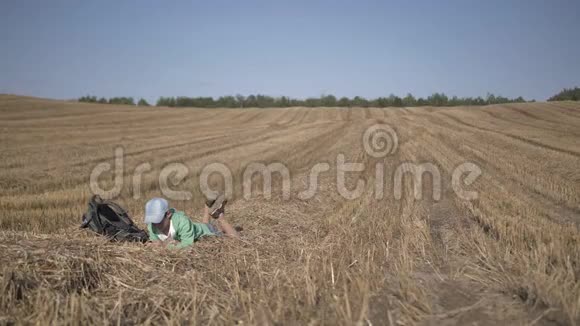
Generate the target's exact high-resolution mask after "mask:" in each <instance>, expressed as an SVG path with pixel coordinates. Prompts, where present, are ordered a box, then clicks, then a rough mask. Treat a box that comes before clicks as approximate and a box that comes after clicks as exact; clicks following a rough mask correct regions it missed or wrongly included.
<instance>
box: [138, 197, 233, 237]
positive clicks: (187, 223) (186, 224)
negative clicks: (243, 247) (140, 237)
mask: <svg viewBox="0 0 580 326" xmlns="http://www.w3.org/2000/svg"><path fill="white" fill-rule="evenodd" d="M226 203H227V200H226V199H225V197H224V196H223V195H220V196H218V197H217V198H216V199H214V200H208V201H207V202H206V206H205V210H204V215H203V218H202V222H201V223H196V222H193V221H191V219H190V218H189V217H188V216H187V215H186V214H185V213H184V212H182V211H178V210H176V209H175V208H169V203H168V202H167V200H165V199H163V198H153V199H151V200H149V201H148V202H147V204H146V205H145V223H146V224H147V230H148V231H149V240H150V241H151V244H152V245H156V246H167V247H170V248H185V247H187V246H190V245H192V244H193V243H194V242H195V241H197V240H199V239H200V238H201V237H203V236H221V235H223V234H225V235H227V236H232V237H238V233H237V232H236V230H235V229H234V228H233V227H232V226H231V225H230V223H228V221H226V219H225V217H224V214H225V205H226ZM210 218H214V219H215V220H216V222H217V226H218V229H216V228H215V227H214V226H213V225H212V224H210V223H209V221H210Z"/></svg>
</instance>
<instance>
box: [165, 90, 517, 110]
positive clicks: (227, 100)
mask: <svg viewBox="0 0 580 326" xmlns="http://www.w3.org/2000/svg"><path fill="white" fill-rule="evenodd" d="M524 102H526V100H524V99H523V98H522V97H521V96H520V97H518V98H515V99H513V98H507V97H503V96H495V95H493V94H488V95H487V96H486V97H485V98H482V97H457V96H453V97H451V98H450V97H448V96H447V95H445V94H444V93H435V94H433V95H431V96H429V97H427V98H422V97H420V98H415V97H414V96H413V95H412V94H407V96H405V97H402V98H401V97H398V96H395V95H390V96H389V97H379V98H375V99H370V100H369V99H366V98H364V97H360V96H355V97H353V98H348V97H341V98H337V97H335V96H334V95H322V96H321V97H317V98H307V99H294V98H290V97H286V96H281V97H272V96H267V95H249V96H242V95H236V96H221V97H218V98H216V99H214V98H213V97H185V96H178V97H160V98H159V99H158V100H157V103H156V105H157V106H169V107H198V108H250V107H258V108H282V107H291V106H306V107H321V106H322V107H404V106H457V105H489V104H503V103H524Z"/></svg>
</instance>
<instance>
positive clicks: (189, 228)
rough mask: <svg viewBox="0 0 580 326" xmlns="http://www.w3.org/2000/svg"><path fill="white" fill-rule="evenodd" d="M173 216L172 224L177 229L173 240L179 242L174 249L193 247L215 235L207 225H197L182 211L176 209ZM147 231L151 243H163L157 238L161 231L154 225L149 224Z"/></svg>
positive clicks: (173, 210)
mask: <svg viewBox="0 0 580 326" xmlns="http://www.w3.org/2000/svg"><path fill="white" fill-rule="evenodd" d="M171 211H172V212H173V215H171V222H172V223H173V228H174V229H175V236H174V237H173V239H175V240H177V241H179V244H178V245H174V246H173V245H172V246H171V247H173V248H185V247H187V246H191V245H192V244H193V243H194V242H195V241H197V240H199V238H201V237H203V236H205V235H215V234H214V233H213V232H212V231H211V230H210V229H209V227H208V226H207V224H205V223H195V222H192V221H191V219H190V218H189V217H188V216H187V215H185V213H184V212H182V211H177V210H175V209H174V208H172V209H171ZM147 229H148V231H149V239H150V240H151V241H161V240H160V239H159V237H158V236H157V235H158V234H159V233H160V231H159V230H157V229H156V228H155V227H153V224H148V225H147Z"/></svg>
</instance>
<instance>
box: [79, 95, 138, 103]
mask: <svg viewBox="0 0 580 326" xmlns="http://www.w3.org/2000/svg"><path fill="white" fill-rule="evenodd" d="M79 102H85V103H99V104H124V105H135V100H134V99H133V98H132V97H111V98H109V99H106V98H104V97H101V98H99V99H97V97H96V96H90V95H87V96H83V97H80V98H79ZM137 105H138V106H149V103H147V101H146V100H145V99H140V100H139V101H138V102H137Z"/></svg>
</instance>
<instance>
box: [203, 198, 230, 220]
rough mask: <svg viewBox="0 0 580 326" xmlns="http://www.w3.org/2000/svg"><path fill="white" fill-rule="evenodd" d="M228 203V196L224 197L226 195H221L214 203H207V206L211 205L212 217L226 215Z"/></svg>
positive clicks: (210, 212)
mask: <svg viewBox="0 0 580 326" xmlns="http://www.w3.org/2000/svg"><path fill="white" fill-rule="evenodd" d="M227 203H228V200H227V199H226V196H224V195H219V196H218V197H217V198H216V199H214V200H212V201H209V200H208V201H207V202H206V205H207V204H211V205H208V207H209V215H211V217H213V218H218V217H220V215H221V214H223V213H225V211H226V204H227Z"/></svg>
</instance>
